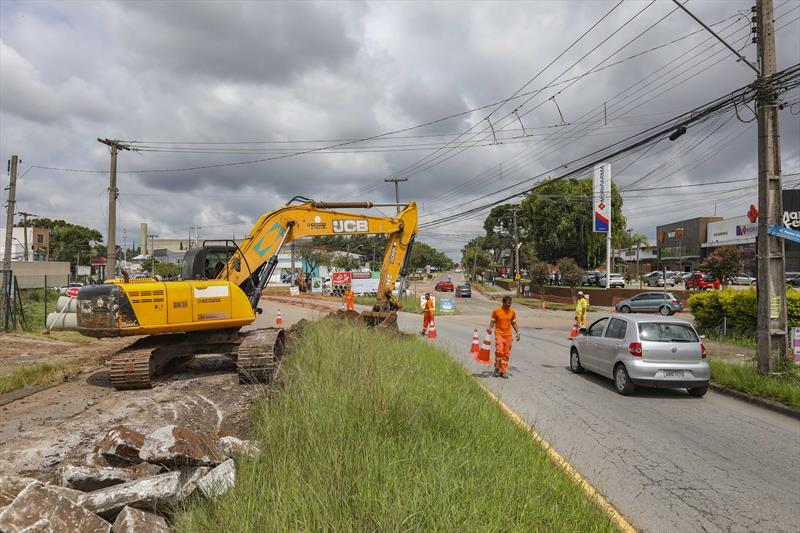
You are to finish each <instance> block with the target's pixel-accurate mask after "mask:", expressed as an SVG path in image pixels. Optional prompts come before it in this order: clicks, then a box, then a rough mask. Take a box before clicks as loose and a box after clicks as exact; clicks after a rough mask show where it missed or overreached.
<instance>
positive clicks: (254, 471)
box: [175, 319, 614, 532]
mask: <svg viewBox="0 0 800 533" xmlns="http://www.w3.org/2000/svg"><path fill="white" fill-rule="evenodd" d="M282 374H283V376H284V387H283V388H282V390H281V391H280V392H278V393H277V394H276V395H275V396H274V397H273V398H272V399H271V400H269V401H263V402H261V403H259V404H258V405H257V407H256V408H255V411H254V413H253V421H252V422H253V432H254V434H255V437H256V438H257V439H258V440H259V441H260V446H261V449H262V450H263V452H262V453H261V455H260V456H259V458H258V459H256V460H255V461H243V462H242V463H240V468H239V470H238V472H237V484H236V487H235V488H234V489H233V490H232V491H230V492H229V493H228V494H226V495H225V496H223V497H222V498H220V499H219V500H217V501H216V502H211V501H207V500H201V499H197V500H194V501H192V502H191V503H190V504H189V507H188V508H186V509H184V510H183V511H182V512H181V513H179V514H178V515H177V516H176V524H175V530H176V531H181V532H198V531H208V532H212V531H213V532H216V531H226V532H261V531H548V532H549V531H565V532H566V531H569V532H573V531H582V532H594V531H614V527H613V525H612V523H611V522H610V520H609V519H608V518H607V517H606V515H604V514H603V513H602V512H601V511H600V510H599V509H598V508H597V507H595V505H594V504H593V503H592V502H591V501H590V500H589V499H588V497H587V496H586V495H585V494H584V493H583V492H582V491H581V489H580V488H579V487H578V485H577V484H576V483H575V482H574V481H573V480H572V479H571V478H568V477H567V476H566V475H565V474H564V473H563V472H562V471H561V470H560V469H559V468H558V467H557V466H555V465H554V464H553V463H552V462H551V461H550V459H549V458H548V456H547V453H546V452H545V450H544V449H543V448H541V447H540V446H539V445H537V444H536V443H535V442H534V441H533V440H532V439H531V435H530V434H529V433H528V432H527V431H526V430H524V429H522V428H520V427H519V426H517V425H516V424H514V423H513V422H512V421H511V420H510V419H509V417H508V416H507V415H505V414H504V413H503V411H502V410H501V409H500V407H499V406H498V405H497V404H496V403H494V402H493V401H491V400H490V399H489V398H488V397H487V396H486V395H485V393H484V392H483V391H482V390H481V389H480V387H479V386H478V385H477V383H476V382H475V380H474V379H473V378H472V377H471V376H470V375H469V374H468V373H467V372H466V371H465V370H464V369H463V367H462V366H461V365H460V364H458V363H456V362H455V361H453V360H452V359H451V358H450V357H449V356H447V355H446V354H445V353H444V352H442V351H440V350H437V349H434V348H433V347H431V346H429V345H428V344H426V343H425V342H424V341H421V340H418V339H416V338H413V337H408V336H403V337H401V336H389V335H386V334H382V333H381V332H378V331H375V330H368V329H366V328H363V327H358V326H352V325H346V324H344V323H342V322H336V321H332V320H330V319H328V320H325V321H321V322H317V323H313V324H309V325H308V326H307V328H306V329H305V333H304V335H303V336H302V339H301V340H300V342H299V344H298V345H297V346H295V347H294V348H293V349H292V350H291V351H290V353H289V355H288V356H287V358H286V359H284V363H283V368H282Z"/></svg>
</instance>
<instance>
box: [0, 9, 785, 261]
mask: <svg viewBox="0 0 800 533" xmlns="http://www.w3.org/2000/svg"><path fill="white" fill-rule="evenodd" d="M617 3H618V0H614V1H613V2H607V1H604V0H592V1H577V0H576V1H559V2H555V1H553V2H545V1H540V2H507V3H506V2H495V3H481V2H446V3H445V2H440V3H432V2H413V3H412V2H397V3H387V2H378V3H346V2H320V3H313V2H305V3H303V2H291V3H278V2H275V3H267V2H232V1H220V2H213V1H204V2H188V1H182V2H115V1H102V0H96V1H91V2H68V1H63V0H62V1H57V2H13V1H7V0H2V1H0V157H2V159H3V160H6V159H8V158H9V157H10V156H11V154H17V155H19V156H20V158H21V159H22V160H23V163H22V164H21V165H20V174H23V173H24V176H23V177H21V179H20V181H19V185H18V189H17V202H18V203H17V210H18V211H27V212H30V213H35V214H38V215H41V216H46V217H50V218H62V219H65V220H68V221H70V222H74V223H79V224H85V225H88V226H92V227H95V228H97V229H99V230H100V231H102V232H103V233H104V234H105V233H106V228H107V199H106V198H107V197H106V194H107V192H106V190H107V187H108V173H107V169H108V166H109V152H108V149H107V147H106V146H104V145H102V144H100V143H98V142H97V141H96V139H97V138H98V137H101V138H116V139H122V140H129V141H137V143H136V144H135V145H134V146H138V147H140V148H141V151H138V152H123V153H122V154H121V155H120V158H119V170H120V171H121V172H124V173H121V174H120V176H119V189H120V199H119V208H118V209H119V210H118V214H119V222H118V229H119V231H118V236H117V239H118V243H125V242H127V243H128V244H130V243H132V242H133V241H138V234H139V224H140V223H141V222H147V223H148V224H149V226H150V231H151V233H155V234H158V235H159V236H160V237H176V238H178V237H185V236H186V235H188V233H189V229H188V228H189V227H191V226H200V227H201V229H200V230H199V233H200V236H201V237H206V238H214V237H223V238H224V237H229V236H231V235H235V236H237V237H242V236H243V235H244V234H245V233H246V232H247V231H248V230H249V229H250V227H251V225H252V223H253V222H254V221H255V220H256V219H257V218H258V216H259V215H261V214H262V213H264V212H266V211H270V210H272V209H274V208H276V207H277V206H279V205H281V204H283V203H285V202H286V201H288V200H289V199H290V198H291V197H293V196H295V195H303V196H307V197H310V198H315V199H327V200H339V199H350V198H354V199H359V200H372V201H376V202H379V201H392V200H393V198H394V189H393V186H392V185H391V184H388V183H384V182H383V180H384V178H387V177H390V176H393V175H400V176H404V177H408V179H409V181H408V182H406V183H402V184H401V197H402V199H414V200H416V201H417V202H418V203H419V204H420V205H421V207H422V213H421V215H422V218H421V221H422V222H426V221H431V220H435V219H436V218H438V217H440V216H442V215H447V214H451V213H455V212H458V211H460V210H463V209H465V208H469V207H472V206H473V205H479V204H480V203H482V202H485V201H486V199H484V200H481V201H480V202H478V203H476V204H467V205H462V204H464V203H465V202H468V201H470V200H473V199H475V198H476V197H478V196H483V195H486V194H488V193H492V192H494V191H496V190H498V189H500V188H502V187H505V186H508V185H511V184H514V183H517V182H521V181H523V180H525V179H526V178H531V177H534V176H537V175H539V174H540V173H542V172H544V171H546V170H548V169H552V168H556V167H558V166H559V165H560V164H563V163H565V162H568V161H570V160H572V159H574V158H576V157H578V156H581V155H583V154H587V153H589V152H591V151H593V150H595V149H598V148H600V147H603V146H605V145H607V144H610V143H613V142H615V141H617V140H620V139H623V138H625V137H627V136H629V135H631V134H633V133H636V132H638V131H641V130H644V129H646V128H647V127H650V126H652V125H654V124H657V123H659V122H661V121H664V120H666V119H668V118H670V117H672V116H675V115H677V114H679V113H681V112H684V111H686V110H689V109H691V108H693V107H696V106H698V105H700V104H702V103H704V102H707V101H709V100H712V99H714V98H716V97H719V96H722V95H723V94H726V93H730V92H731V91H733V90H734V89H736V88H738V87H740V86H743V85H746V84H748V83H750V82H752V80H753V72H752V71H751V70H750V69H749V68H747V67H746V66H745V65H744V64H743V63H741V62H737V60H736V58H734V57H733V56H732V55H731V54H730V53H729V52H728V51H727V50H725V49H724V47H723V46H722V45H721V44H719V43H717V42H716V41H715V40H713V38H711V37H710V36H709V35H708V34H707V33H706V32H703V31H698V29H699V27H698V26H697V24H696V23H695V22H694V21H693V20H691V19H690V18H689V17H688V15H686V14H685V13H683V12H681V11H676V12H674V13H672V14H671V15H668V16H667V17H666V18H665V19H663V20H661V21H660V22H658V23H657V24H656V22H657V21H659V20H660V19H661V18H662V17H664V16H665V15H667V14H668V13H670V11H673V10H674V9H675V5H674V4H673V3H672V2H669V1H666V0H658V1H657V2H655V3H654V4H653V5H649V2H643V1H635V0H625V1H624V2H622V4H621V5H620V6H619V7H617V8H616V9H614V10H613V11H612V12H611V14H609V15H608V16H607V17H606V18H605V19H604V20H603V22H602V23H600V24H599V25H598V26H597V27H595V28H594V29H593V30H591V31H590V32H589V33H587V34H586V35H585V37H583V39H582V40H580V41H579V42H578V43H577V44H576V45H575V46H574V47H572V48H571V49H570V50H569V51H568V52H567V53H565V54H564V55H563V56H562V57H561V58H559V59H558V60H557V61H555V62H554V63H553V64H552V66H550V67H549V68H547V69H546V70H544V71H543V72H542V73H541V74H539V75H538V77H536V78H535V79H534V80H533V81H532V82H531V83H530V84H529V85H527V86H526V85H525V84H526V82H528V81H529V80H531V78H534V76H536V75H537V73H540V71H541V70H542V69H543V68H544V67H546V66H547V65H548V64H549V63H550V62H551V61H553V60H554V59H556V58H557V57H558V56H559V54H561V53H562V52H563V51H564V50H565V49H567V47H569V46H570V45H571V44H572V43H573V42H574V41H575V40H576V39H578V38H579V37H580V36H581V35H582V34H583V33H584V32H586V31H587V30H588V29H589V28H590V27H591V26H592V25H593V24H595V22H597V21H598V20H599V19H600V17H602V16H603V15H604V14H606V13H607V12H609V11H610V10H611V9H612V8H613V7H614V6H615V5H616V4H617ZM751 4H752V2H749V1H738V0H725V1H698V0H692V1H690V2H689V3H688V4H687V7H688V8H689V9H690V10H692V11H693V12H694V13H695V14H696V15H697V16H699V17H700V18H701V19H702V20H704V21H705V22H706V23H708V24H711V23H718V24H716V25H715V26H714V28H715V30H717V31H719V32H720V33H721V34H722V35H724V36H725V37H726V39H728V41H729V42H730V43H731V44H732V45H734V46H735V47H737V48H741V47H742V46H745V45H746V47H745V48H744V49H743V54H744V55H745V56H746V57H747V58H748V59H749V60H750V61H752V62H755V46H754V45H752V44H750V35H749V22H748V20H747V19H746V18H745V16H749V12H750V6H751ZM775 6H776V10H775V14H776V28H778V30H779V31H778V33H777V47H778V68H779V69H782V68H786V67H788V66H791V65H794V64H797V63H799V62H800V19H798V17H800V0H775ZM654 24H655V25H654ZM651 26H652V27H651ZM620 28H621V29H620ZM648 28H650V29H648ZM645 30H647V31H646V32H645ZM614 32H617V33H616V34H614V35H613V36H611V37H610V38H609V36H610V35H611V34H612V33H614ZM642 32H645V33H644V34H642ZM693 32H696V33H693ZM640 34H642V35H641V36H640V37H638V39H636V40H634V41H633V42H631V43H630V44H626V43H628V42H629V41H631V40H632V39H634V37H636V36H637V35H640ZM598 45H599V46H598ZM595 47H597V48H596V50H594V51H593V52H591V53H589V54H588V55H587V53H588V52H590V51H591V50H592V49H593V48H595ZM656 47H658V48H657V49H655V50H652V51H649V50H651V49H653V48H656ZM620 48H622V49H621V50H619V49H620ZM617 50H619V51H618V52H617ZM614 52H616V53H614ZM584 56H585V57H584ZM629 58H630V59H629ZM604 60H606V61H605V62H603V61H604ZM620 60H625V61H622V62H620V63H619V64H616V65H613V66H609V65H612V64H613V63H616V62H617V61H620ZM597 65H599V66H601V67H602V66H609V68H606V69H604V70H602V71H599V72H596V73H589V74H586V73H587V72H589V71H590V70H592V69H594V68H595V67H596V66H597ZM582 74H586V75H585V76H584V77H581V78H580V79H578V80H577V81H576V82H575V83H574V84H571V83H572V82H566V83H561V84H557V83H558V82H563V81H564V80H567V79H569V78H574V77H576V76H581V75H582ZM554 83H556V84H557V85H553V84H554ZM522 87H524V89H523V92H527V91H536V90H539V89H542V88H544V89H543V90H541V92H538V93H536V94H534V95H531V96H532V98H531V99H530V100H529V101H527V100H528V98H529V97H525V98H519V99H515V100H513V101H511V102H509V103H508V104H506V105H504V106H503V107H502V108H500V109H498V110H497V111H496V112H495V113H493V114H492V115H491V118H490V119H489V121H486V120H483V119H484V118H485V117H486V116H487V115H489V113H490V112H491V111H492V110H493V109H494V107H486V108H483V109H480V110H477V111H473V112H471V113H464V112H465V111H468V110H469V109H474V108H478V107H482V106H487V105H489V104H492V103H494V102H498V101H502V100H504V99H506V98H508V97H510V96H512V95H514V94H515V93H516V92H517V91H518V90H519V89H520V88H522ZM559 91H561V92H559ZM553 95H557V96H556V97H555V100H549V99H550V98H551V96H553ZM799 100H800V91H798V90H794V91H793V92H790V93H787V94H786V95H784V101H785V102H787V103H793V106H787V107H786V108H785V109H784V110H783V111H781V113H780V121H781V134H782V160H783V171H784V173H785V174H792V173H797V172H800V114H798V113H800V103H798V101H799ZM522 102H526V103H525V105H524V106H523V107H521V108H519V111H518V114H519V115H521V117H520V120H517V119H516V116H515V115H513V114H512V115H511V116H510V117H509V118H505V119H504V118H503V117H506V116H507V115H508V114H509V113H511V112H512V111H513V110H514V109H515V108H517V107H518V106H519V104H520V103H522ZM604 102H606V113H605V116H604V114H603V103H604ZM559 111H560V113H561V114H559ZM792 112H794V113H795V114H792ZM450 115H458V116H456V117H454V118H451V119H449V120H443V121H439V122H436V123H435V124H433V125H430V126H427V127H423V128H415V129H410V130H408V131H405V132H403V133H400V134H394V135H391V136H388V137H384V138H381V139H379V140H372V141H364V142H359V143H351V144H346V145H344V146H340V147H338V148H336V149H333V150H330V149H329V150H322V151H318V152H312V153H306V154H303V155H296V156H289V157H283V158H280V159H275V157H276V156H279V155H287V156H288V155H290V154H291V153H293V152H298V151H307V150H310V149H319V148H323V147H326V146H330V145H334V144H340V143H342V142H343V141H344V140H350V139H363V138H367V137H372V136H375V135H379V134H382V133H386V132H392V131H396V130H403V129H407V128H412V127H414V126H418V125H421V124H425V123H428V122H431V121H436V120H438V119H442V118H444V117H447V116H450ZM752 116H753V115H752V111H750V110H749V109H747V108H746V107H741V108H740V118H741V120H740V119H739V118H736V117H735V115H726V116H723V117H719V118H717V119H715V120H714V121H713V122H706V123H703V124H700V125H698V126H696V127H694V128H691V129H690V130H689V133H688V134H687V135H685V136H684V137H682V138H681V139H680V140H679V141H676V142H675V143H672V144H671V145H670V144H665V143H660V144H658V145H656V146H655V147H653V148H652V149H651V150H650V151H649V152H647V153H642V152H639V153H637V154H634V155H632V156H631V157H630V158H628V159H626V160H623V161H620V162H618V163H615V164H614V168H613V169H612V174H613V175H614V180H615V181H616V183H617V184H619V185H620V186H623V187H624V186H626V185H627V186H628V187H629V188H652V187H664V186H671V185H682V184H688V183H701V182H710V181H723V180H737V179H752V180H753V181H751V182H742V183H733V184H725V185H719V186H716V187H693V188H687V189H667V190H664V189H660V190H653V191H642V192H631V193H626V194H625V196H624V199H625V204H624V211H625V214H626V216H627V218H628V227H629V228H631V229H633V230H635V231H639V232H643V233H645V234H646V235H648V236H649V237H650V238H651V239H652V238H654V237H655V226H656V225H657V224H661V223H667V222H672V221H676V220H680V219H683V218H689V217H692V216H700V215H713V214H714V210H715V209H716V212H717V214H718V215H721V216H738V215H742V214H744V213H745V212H746V210H747V207H748V206H749V204H750V203H753V202H754V201H755V199H756V195H755V181H754V178H755V176H756V165H757V163H756V128H755V122H752V123H749V124H746V123H744V122H742V121H748V120H750V119H751V118H752ZM490 123H491V124H492V127H493V128H495V130H496V132H495V134H496V136H497V143H496V144H495V143H494V137H493V136H492V133H491V130H488V129H486V128H487V127H488V125H489V124H490ZM470 127H473V129H472V131H471V132H470V136H467V137H462V138H460V139H458V140H456V141H455V143H454V144H457V143H460V142H462V141H464V140H465V139H472V141H471V142H472V143H473V144H475V146H473V147H471V148H469V149H468V150H463V148H465V147H466V146H461V147H460V148H458V149H456V150H450V148H451V147H452V146H454V144H451V145H449V146H448V147H445V148H444V149H442V150H439V151H436V149H437V148H440V147H442V146H445V143H447V142H448V141H451V140H453V139H454V138H455V135H457V134H459V133H461V132H464V131H465V130H467V129H468V128H470ZM523 128H525V130H524V132H523ZM484 130H486V131H484ZM481 132H483V133H481ZM473 134H479V135H477V136H476V137H474V138H473V137H471V135H473ZM276 141H280V142H281V143H283V144H278V143H276ZM157 142H158V143H163V144H157ZM201 142H202V143H244V142H247V143H249V144H188V143H201ZM667 142H668V141H667ZM179 143H187V144H179ZM153 148H158V149H159V150H162V151H151V150H152V149H153ZM164 150H166V151H164ZM196 152H203V153H196ZM332 152H335V153H332ZM426 157H427V158H428V159H424V158H426ZM263 159H269V160H267V161H260V162H257V163H250V164H239V165H231V166H216V167H215V166H214V165H220V164H223V163H236V162H243V161H252V160H263ZM421 160H422V165H421V166H420V165H419V164H418V163H420V161H421ZM631 163H632V164H631ZM202 166H211V168H202V169H195V170H186V171H168V170H170V169H183V168H194V167H202ZM38 167H55V168H59V169H73V170H70V171H60V170H48V169H43V168H38ZM626 167H627V168H626ZM623 169H624V172H621V171H622V170H623ZM74 170H99V171H102V172H76V171H74ZM146 170H149V171H151V172H137V171H146ZM152 171H155V172H152ZM619 172H621V174H620V173H619ZM641 178H644V179H642V181H641V182H639V183H637V185H635V186H632V185H631V184H632V183H633V182H634V181H636V180H639V179H641ZM2 183H3V186H6V185H7V183H8V178H7V176H6V175H5V172H4V173H3V179H2ZM530 183H533V182H528V183H525V184H522V185H519V186H517V187H516V188H514V189H512V191H522V190H524V189H525V187H526V186H529V185H530ZM798 183H800V176H797V175H795V176H787V177H786V179H785V184H786V186H788V187H794V186H796V185H797V184H798ZM3 195H4V200H5V195H6V193H5V192H4V193H3ZM492 198H495V197H489V198H488V199H489V200H491V199H492ZM454 206H459V207H455V208H454V209H452V210H448V208H453V207H454ZM387 211H388V212H392V210H391V209H388V210H387ZM483 215H484V213H479V214H478V216H475V217H473V218H470V219H466V220H461V221H459V222H458V223H455V224H451V225H445V226H439V227H437V228H435V230H431V231H425V230H423V231H422V232H421V234H420V237H419V239H420V240H422V241H425V242H428V243H430V244H433V245H436V246H438V247H440V248H441V249H443V250H445V251H446V252H448V254H449V255H451V256H452V257H454V258H458V257H460V253H459V250H460V249H461V247H462V245H463V244H464V242H466V241H467V240H468V239H469V238H470V237H472V236H475V235H477V234H479V233H482V229H481V226H482V221H483Z"/></svg>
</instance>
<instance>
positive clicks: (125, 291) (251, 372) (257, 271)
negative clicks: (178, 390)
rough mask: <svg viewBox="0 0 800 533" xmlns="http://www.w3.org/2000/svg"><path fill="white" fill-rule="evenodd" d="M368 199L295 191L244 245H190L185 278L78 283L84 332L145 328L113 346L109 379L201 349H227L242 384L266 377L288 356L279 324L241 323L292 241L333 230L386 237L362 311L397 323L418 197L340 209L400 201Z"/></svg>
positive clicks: (132, 382)
mask: <svg viewBox="0 0 800 533" xmlns="http://www.w3.org/2000/svg"><path fill="white" fill-rule="evenodd" d="M395 205H396V204H373V203H371V202H317V201H314V200H310V199H308V198H304V197H295V198H292V200H290V201H289V203H288V204H286V205H285V206H283V207H281V208H279V209H276V210H275V211H272V212H269V213H266V214H265V215H262V216H261V218H260V219H259V220H258V222H257V223H256V224H255V226H253V229H252V230H250V233H249V234H248V235H247V237H246V238H245V239H244V241H243V242H242V243H241V245H237V244H236V243H235V242H233V241H214V242H216V243H220V244H209V241H205V242H204V243H203V245H202V246H199V247H196V248H192V249H190V250H188V251H187V252H186V255H185V256H184V260H183V270H182V276H181V277H182V281H166V282H162V281H158V280H155V279H130V278H129V277H128V276H127V274H125V273H123V279H111V280H107V281H106V282H105V283H104V284H101V285H88V286H85V287H82V288H81V289H80V291H79V292H78V297H77V300H78V301H77V303H78V305H77V310H78V331H79V332H80V333H82V334H83V335H87V336H90V337H120V336H128V335H148V337H145V338H143V339H139V340H137V341H136V342H135V343H133V344H132V345H131V346H130V347H128V348H126V349H124V350H122V351H120V352H118V353H117V354H115V355H114V356H113V358H112V360H111V382H112V383H113V385H114V387H116V388H117V389H139V388H149V387H151V386H152V380H153V377H154V376H155V375H156V374H157V373H158V372H159V371H160V370H161V369H162V368H163V367H164V366H166V365H167V364H168V363H176V364H185V363H187V362H189V361H190V360H191V359H193V358H194V357H195V356H196V355H199V354H225V355H228V356H229V357H231V358H232V359H233V360H234V361H235V362H236V367H237V372H238V374H239V381H240V382H242V383H250V382H267V381H269V380H270V379H271V377H272V374H273V373H274V372H275V369H276V368H277V363H278V361H279V360H280V358H281V357H282V356H283V347H284V333H283V329H282V328H262V329H255V330H250V331H247V332H240V331H239V329H240V328H241V327H243V326H247V325H248V324H251V323H252V322H253V321H254V320H255V318H256V315H257V314H258V313H261V309H260V308H259V307H258V304H259V301H260V299H261V294H262V291H263V290H264V288H265V287H266V286H267V283H269V280H270V278H271V277H272V275H273V273H274V272H275V269H276V267H277V265H278V254H279V253H280V251H281V249H282V248H283V247H284V245H286V243H289V242H291V241H294V240H296V239H300V238H303V237H314V236H326V235H367V234H373V235H374V234H383V235H387V236H388V242H387V244H386V250H385V252H384V257H383V265H382V267H381V273H380V280H379V284H378V291H377V301H376V304H375V305H374V306H373V308H372V311H366V312H364V313H362V319H363V320H364V321H365V322H367V323H368V324H370V325H379V324H382V323H386V322H392V321H395V322H396V313H395V311H394V310H392V309H391V306H390V300H391V290H392V288H393V287H394V286H395V283H397V282H399V286H400V287H401V288H402V287H403V281H404V278H405V275H406V270H407V265H408V260H409V258H410V257H411V248H412V246H413V244H414V239H415V237H416V233H417V206H416V204H415V203H414V202H410V203H408V204H407V205H405V206H404V208H403V210H402V211H400V212H399V213H398V214H397V215H396V216H394V217H386V216H384V217H380V216H371V215H367V214H355V213H348V212H343V211H337V210H336V209H348V208H351V209H370V208H373V207H382V206H395Z"/></svg>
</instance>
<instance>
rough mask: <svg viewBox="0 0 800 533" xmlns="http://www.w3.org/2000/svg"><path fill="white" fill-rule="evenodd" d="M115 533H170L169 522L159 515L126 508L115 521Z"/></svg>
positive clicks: (113, 528)
mask: <svg viewBox="0 0 800 533" xmlns="http://www.w3.org/2000/svg"><path fill="white" fill-rule="evenodd" d="M111 531H112V532H113V533H169V528H168V527H167V522H166V520H164V519H163V518H161V517H160V516H158V515H154V514H152V513H146V512H144V511H140V510H139V509H134V508H133V507H125V508H124V509H123V510H122V511H121V512H120V513H119V516H117V519H116V520H115V521H114V527H112V528H111Z"/></svg>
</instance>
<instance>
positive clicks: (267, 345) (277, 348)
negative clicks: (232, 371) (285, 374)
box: [236, 328, 285, 383]
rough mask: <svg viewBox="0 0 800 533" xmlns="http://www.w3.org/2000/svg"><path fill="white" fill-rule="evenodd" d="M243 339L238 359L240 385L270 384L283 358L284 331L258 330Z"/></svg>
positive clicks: (248, 333) (244, 335) (275, 329)
mask: <svg viewBox="0 0 800 533" xmlns="http://www.w3.org/2000/svg"><path fill="white" fill-rule="evenodd" d="M243 337H244V339H243V340H242V342H241V344H240V345H239V353H238V355H237V358H236V371H237V373H238V374H239V383H269V382H270V381H271V380H272V377H273V376H274V375H275V372H276V371H277V369H278V364H279V363H280V360H281V359H282V358H283V349H284V338H285V337H284V333H283V329H281V328H265V329H257V330H253V331H248V332H247V333H245V334H243Z"/></svg>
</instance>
